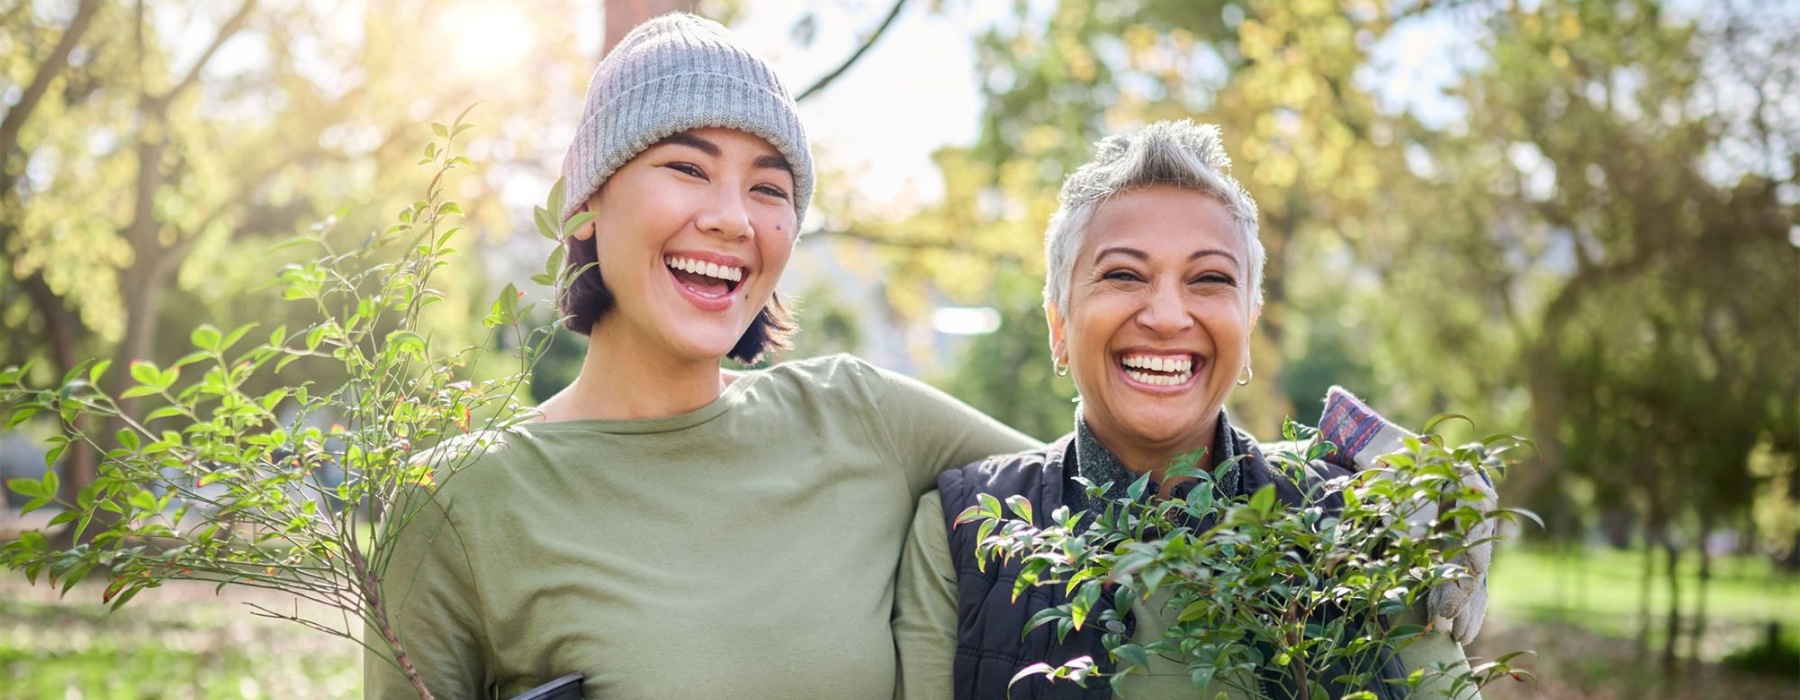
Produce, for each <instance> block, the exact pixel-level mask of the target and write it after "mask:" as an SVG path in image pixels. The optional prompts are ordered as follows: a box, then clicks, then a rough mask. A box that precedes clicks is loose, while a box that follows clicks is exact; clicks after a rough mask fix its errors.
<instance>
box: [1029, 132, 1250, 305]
mask: <svg viewBox="0 0 1800 700" xmlns="http://www.w3.org/2000/svg"><path fill="white" fill-rule="evenodd" d="M1230 170H1231V156H1228V155H1226V154H1225V146H1224V144H1222V143H1221V142H1220V141H1219V127H1217V126H1214V125H1212V124H1195V123H1194V122H1192V121H1190V120H1187V119H1183V120H1180V121H1161V122H1155V123H1153V124H1149V125H1146V126H1144V127H1143V128H1141V129H1138V130H1136V131H1132V132H1129V133H1124V134H1117V135H1114V136H1108V137H1106V138H1104V139H1101V140H1100V142H1099V143H1098V144H1095V146H1094V157H1093V159H1092V160H1089V161H1088V162H1087V163H1086V164H1083V165H1082V166H1081V167H1079V168H1076V169H1075V172H1073V173H1071V174H1070V175H1069V177H1068V179H1066V180H1064V181H1063V186H1062V193H1061V194H1060V195H1058V197H1057V199H1058V204H1057V208H1056V213H1055V214H1054V215H1052V216H1051V217H1050V226H1049V227H1048V228H1047V229H1045V231H1044V301H1045V303H1050V304H1055V305H1056V308H1057V309H1058V311H1059V313H1062V314H1065V315H1066V314H1068V313H1069V277H1070V276H1071V275H1072V274H1074V271H1075V255H1076V253H1077V252H1078V251H1080V250H1081V242H1082V239H1083V238H1085V237H1086V236H1087V227H1088V224H1089V223H1091V222H1092V221H1093V219H1094V212H1096V211H1098V210H1099V209H1100V205H1102V204H1105V203H1106V201H1107V200H1109V199H1111V198H1113V197H1114V196H1117V195H1120V194H1123V193H1126V192H1130V191H1132V190H1136V189H1142V188H1145V187H1149V186H1152V185H1173V186H1175V187H1180V188H1182V189H1187V190H1192V191H1194V192H1197V193H1200V194H1204V195H1207V196H1210V197H1213V198H1215V199H1217V200H1219V203H1221V204H1223V205H1225V211H1227V212H1229V213H1230V214H1231V218H1232V220H1234V221H1236V222H1237V224H1238V231H1239V232H1240V233H1241V234H1242V235H1243V237H1244V250H1245V251H1246V253H1248V256H1249V259H1248V260H1246V261H1245V262H1246V265H1247V267H1248V268H1249V279H1248V280H1247V282H1248V284H1249V290H1250V294H1248V295H1246V299H1248V302H1247V303H1249V304H1250V310H1251V311H1255V310H1256V309H1258V308H1261V307H1262V302H1263V291H1262V280H1263V262H1264V260H1265V259H1266V257H1267V254H1266V253H1265V252H1264V251H1263V245H1262V240H1261V239H1259V238H1257V235H1256V228H1257V226H1256V200H1255V199H1252V198H1251V197H1250V193H1249V192H1246V191H1244V188H1243V187H1241V186H1239V185H1238V182H1237V180H1236V179H1234V178H1232V177H1231V175H1230V174H1229V173H1230Z"/></svg>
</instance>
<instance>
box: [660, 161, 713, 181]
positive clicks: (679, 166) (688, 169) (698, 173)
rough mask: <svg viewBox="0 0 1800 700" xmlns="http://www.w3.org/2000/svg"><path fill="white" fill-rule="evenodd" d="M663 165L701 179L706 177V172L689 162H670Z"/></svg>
mask: <svg viewBox="0 0 1800 700" xmlns="http://www.w3.org/2000/svg"><path fill="white" fill-rule="evenodd" d="M664 167H667V168H668V169H670V170H674V171H676V172H678V173H681V174H683V175H687V176H689V177H697V178H700V179H702V180H704V179H706V173H705V172H704V171H702V170H701V169H700V167H699V166H696V165H693V164H690V163H670V164H668V165H667V166H664Z"/></svg>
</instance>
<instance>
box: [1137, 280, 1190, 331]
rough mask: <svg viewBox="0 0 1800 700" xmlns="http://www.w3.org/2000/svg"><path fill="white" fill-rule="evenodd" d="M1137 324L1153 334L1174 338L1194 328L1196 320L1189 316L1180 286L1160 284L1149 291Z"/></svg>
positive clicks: (1140, 310)
mask: <svg viewBox="0 0 1800 700" xmlns="http://www.w3.org/2000/svg"><path fill="white" fill-rule="evenodd" d="M1137 322H1138V324H1139V325H1142V326H1143V327H1144V328H1145V329H1148V330H1150V331H1151V332H1153V333H1156V334H1158V335H1163V336H1172V335H1175V334H1177V333H1180V332H1182V331H1185V330H1187V329H1188V328H1190V327H1192V326H1193V325H1194V318H1193V316H1191V315H1189V314H1188V310H1187V305H1186V304H1185V303H1183V299H1182V290H1181V289H1180V286H1179V285H1168V284H1159V285H1155V286H1153V287H1152V288H1151V289H1150V290H1149V297H1148V298H1146V299H1145V300H1144V306H1143V308H1141V309H1139V310H1138V314H1137Z"/></svg>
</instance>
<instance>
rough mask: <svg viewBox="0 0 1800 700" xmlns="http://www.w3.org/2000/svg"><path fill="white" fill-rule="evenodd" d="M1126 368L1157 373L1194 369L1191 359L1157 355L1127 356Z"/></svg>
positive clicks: (1124, 362)
mask: <svg viewBox="0 0 1800 700" xmlns="http://www.w3.org/2000/svg"><path fill="white" fill-rule="evenodd" d="M1122 364H1124V365H1125V366H1126V367H1133V368H1136V369H1147V370H1151V371H1155V372H1184V373H1185V372H1188V371H1190V370H1192V369H1193V367H1194V360H1193V358H1191V357H1162V356H1156V355H1127V356H1126V357H1125V358H1124V360H1123V361H1122Z"/></svg>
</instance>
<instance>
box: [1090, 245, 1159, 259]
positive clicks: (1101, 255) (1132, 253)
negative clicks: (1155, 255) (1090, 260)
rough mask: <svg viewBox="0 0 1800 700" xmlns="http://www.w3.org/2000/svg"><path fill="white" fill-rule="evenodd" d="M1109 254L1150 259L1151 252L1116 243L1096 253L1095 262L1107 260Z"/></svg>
mask: <svg viewBox="0 0 1800 700" xmlns="http://www.w3.org/2000/svg"><path fill="white" fill-rule="evenodd" d="M1108 255H1124V256H1127V257H1133V258H1137V259H1139V260H1149V259H1150V254H1149V253H1146V252H1144V251H1141V250H1138V249H1136V248H1131V247H1128V246H1122V245H1116V246H1112V247H1108V248H1101V249H1100V251H1099V252H1097V253H1095V254H1094V262H1100V261H1101V260H1105V259H1106V256H1108Z"/></svg>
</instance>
